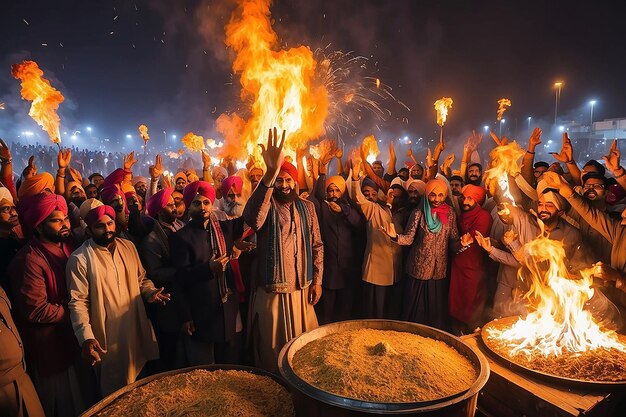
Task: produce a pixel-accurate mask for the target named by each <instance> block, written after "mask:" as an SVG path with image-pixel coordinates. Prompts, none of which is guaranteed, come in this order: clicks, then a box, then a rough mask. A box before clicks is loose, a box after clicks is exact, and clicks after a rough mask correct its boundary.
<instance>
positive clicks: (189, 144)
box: [180, 132, 204, 152]
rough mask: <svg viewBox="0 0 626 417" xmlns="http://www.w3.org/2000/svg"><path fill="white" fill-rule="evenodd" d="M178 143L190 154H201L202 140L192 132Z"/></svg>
mask: <svg viewBox="0 0 626 417" xmlns="http://www.w3.org/2000/svg"><path fill="white" fill-rule="evenodd" d="M180 141H181V142H182V143H183V145H184V146H185V148H187V150H188V151H190V152H202V150H203V149H204V138H203V137H202V136H198V135H195V134H194V133H193V132H189V133H187V134H186V135H185V136H183V137H182V139H181V140H180Z"/></svg>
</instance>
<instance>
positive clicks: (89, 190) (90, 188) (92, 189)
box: [85, 184, 99, 198]
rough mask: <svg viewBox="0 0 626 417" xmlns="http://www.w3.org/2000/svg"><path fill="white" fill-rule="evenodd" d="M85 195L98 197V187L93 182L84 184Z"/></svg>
mask: <svg viewBox="0 0 626 417" xmlns="http://www.w3.org/2000/svg"><path fill="white" fill-rule="evenodd" d="M85 197H87V198H98V197H99V192H98V187H96V186H95V185H94V184H87V185H86V186H85Z"/></svg>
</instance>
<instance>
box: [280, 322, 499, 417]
mask: <svg viewBox="0 0 626 417" xmlns="http://www.w3.org/2000/svg"><path fill="white" fill-rule="evenodd" d="M364 328H369V329H378V330H394V331H399V332H406V333H413V334H417V335H420V336H424V337H429V338H432V339H435V340H441V341H443V342H445V343H447V344H448V345H450V346H452V347H453V348H455V349H456V350H457V351H459V352H460V353H461V354H463V355H464V356H465V357H467V358H468V359H469V360H470V361H471V362H472V364H474V366H475V368H476V370H477V371H478V377H477V378H476V380H475V381H474V383H473V384H472V385H471V386H470V387H469V389H467V390H465V391H462V392H459V393H457V394H455V395H452V396H449V397H446V398H441V399H438V400H434V401H425V402H410V403H377V402H371V401H361V400H357V399H353V398H346V397H342V396H339V395H336V394H332V393H330V392H326V391H323V390H321V389H319V388H316V387H314V386H313V385H311V384H309V383H307V382H306V381H304V380H303V379H302V378H300V377H299V376H298V375H297V374H296V373H295V372H294V371H293V368H292V360H293V356H294V355H295V353H296V352H297V351H298V350H299V349H301V348H302V347H303V346H305V345H306V344H307V343H309V342H312V341H314V340H317V339H319V338H322V337H324V336H327V335H330V334H334V333H341V332H344V331H349V330H356V329H364ZM278 367H279V370H280V373H281V375H282V376H283V377H284V378H285V380H287V382H288V383H289V384H290V385H291V387H292V388H293V389H292V395H293V396H294V405H295V407H296V415H297V416H298V417H306V416H324V417H329V416H342V417H343V416H356V415H363V414H401V415H420V416H469V417H471V416H473V415H474V413H475V411H476V402H477V398H478V392H479V391H480V390H481V388H482V387H483V386H484V385H485V384H486V383H487V380H488V379H489V365H488V363H487V360H486V359H485V357H484V356H483V355H482V354H481V353H480V352H477V351H475V350H474V349H473V348H472V347H470V346H469V345H467V344H465V342H463V341H462V340H461V339H459V338H458V337H455V336H453V335H451V334H449V333H446V332H444V331H441V330H439V329H435V328H433V327H429V326H425V325H422V324H417V323H409V322H404V321H393V320H351V321H342V322H338V323H332V324H327V325H325V326H321V327H318V328H317V329H315V330H312V331H310V332H307V333H304V334H302V335H300V336H299V337H297V338H295V339H292V340H291V341H290V342H289V343H287V344H286V345H285V346H284V347H283V349H282V350H281V352H280V356H279V358H278Z"/></svg>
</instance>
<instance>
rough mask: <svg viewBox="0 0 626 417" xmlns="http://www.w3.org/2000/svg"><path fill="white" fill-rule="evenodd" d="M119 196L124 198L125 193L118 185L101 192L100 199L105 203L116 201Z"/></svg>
mask: <svg viewBox="0 0 626 417" xmlns="http://www.w3.org/2000/svg"><path fill="white" fill-rule="evenodd" d="M118 195H119V196H120V197H124V193H122V189H121V187H120V186H119V185H118V184H112V185H107V186H106V187H102V189H101V190H100V198H101V199H102V201H103V202H104V203H108V202H110V201H112V200H115V197H117V196H118Z"/></svg>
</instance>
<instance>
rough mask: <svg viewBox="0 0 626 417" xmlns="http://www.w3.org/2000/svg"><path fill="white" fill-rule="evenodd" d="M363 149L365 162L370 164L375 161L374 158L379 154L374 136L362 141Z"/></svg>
mask: <svg viewBox="0 0 626 417" xmlns="http://www.w3.org/2000/svg"><path fill="white" fill-rule="evenodd" d="M362 146H363V148H364V149H365V155H367V156H366V158H365V159H366V160H367V162H369V163H370V164H371V163H373V162H374V161H375V160H376V157H378V155H379V154H380V151H379V150H378V142H377V141H376V138H375V137H374V135H369V136H367V137H366V138H365V139H363V145H362Z"/></svg>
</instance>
